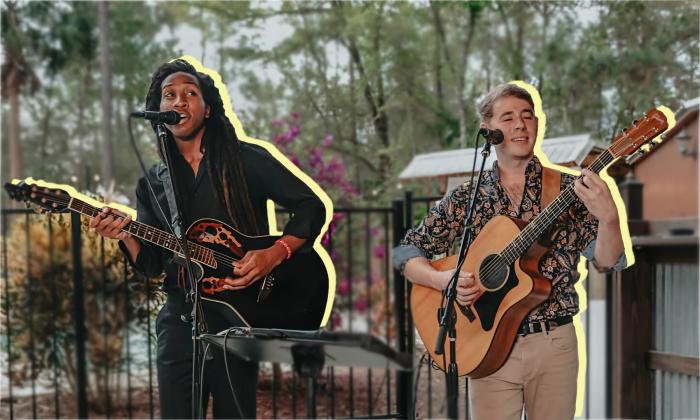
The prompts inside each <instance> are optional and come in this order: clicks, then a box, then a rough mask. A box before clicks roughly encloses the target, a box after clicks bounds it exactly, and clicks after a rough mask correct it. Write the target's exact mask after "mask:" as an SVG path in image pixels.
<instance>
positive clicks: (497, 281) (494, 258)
mask: <svg viewBox="0 0 700 420" xmlns="http://www.w3.org/2000/svg"><path fill="white" fill-rule="evenodd" d="M508 270H509V269H508V265H507V264H506V262H505V260H504V259H503V257H501V256H500V255H498V254H491V255H489V256H488V257H486V258H484V260H483V261H482V262H481V266H480V267H479V280H481V284H482V285H483V286H484V288H485V289H486V290H488V291H490V292H494V291H496V290H498V289H500V288H501V287H503V285H504V284H505V283H506V280H508Z"/></svg>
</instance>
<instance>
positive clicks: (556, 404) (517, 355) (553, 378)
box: [469, 324, 578, 420]
mask: <svg viewBox="0 0 700 420" xmlns="http://www.w3.org/2000/svg"><path fill="white" fill-rule="evenodd" d="M577 375H578V345H577V342H576V331H575V329H574V326H573V324H568V325H564V326H562V327H557V328H554V329H553V330H552V331H550V332H549V333H545V332H542V333H536V334H530V335H527V336H525V337H520V336H518V338H517V340H516V341H515V346H514V347H513V351H512V353H511V354H510V357H508V360H507V361H506V363H505V364H504V365H503V366H502V367H501V368H500V369H499V370H497V371H496V372H494V373H493V374H492V375H490V376H487V377H485V378H481V379H470V380H469V405H470V410H471V413H470V414H471V419H473V420H520V418H521V415H522V411H523V405H524V406H525V412H526V414H527V419H528V420H547V419H553V420H564V419H571V418H573V417H574V412H575V410H576V380H577V379H576V378H577Z"/></svg>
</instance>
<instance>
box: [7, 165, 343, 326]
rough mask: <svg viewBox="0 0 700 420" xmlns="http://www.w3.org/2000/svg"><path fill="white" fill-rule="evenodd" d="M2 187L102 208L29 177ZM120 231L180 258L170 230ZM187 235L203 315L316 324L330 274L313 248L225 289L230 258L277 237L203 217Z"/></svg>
mask: <svg viewBox="0 0 700 420" xmlns="http://www.w3.org/2000/svg"><path fill="white" fill-rule="evenodd" d="M5 189H6V190H7V191H8V193H9V194H10V197H12V198H13V199H15V200H19V201H25V202H30V203H34V204H37V205H39V206H40V208H41V209H43V210H45V211H49V212H66V211H72V212H75V213H79V214H81V215H83V216H86V217H89V218H93V217H95V216H97V214H98V213H100V211H101V207H99V208H98V207H96V206H93V205H92V204H89V203H88V202H87V201H91V200H90V199H88V198H87V197H85V196H83V195H82V194H79V193H75V192H73V189H72V188H56V186H55V185H54V184H48V183H45V182H43V181H36V180H34V179H32V178H27V179H26V180H24V181H19V180H14V181H12V182H11V183H6V184H5ZM117 217H124V216H117ZM124 231H126V232H128V233H130V234H131V235H133V236H135V237H137V238H139V239H141V240H143V241H146V242H148V243H151V244H153V245H156V246H158V247H161V248H164V249H167V250H169V251H171V252H173V253H174V254H175V255H176V256H179V257H180V258H182V256H183V253H182V250H181V247H180V242H179V241H178V239H177V238H176V237H175V235H173V234H171V233H168V232H165V231H162V230H160V229H157V228H154V227H152V226H149V225H146V224H144V223H141V222H138V221H132V222H130V223H129V224H128V225H126V227H125V228H124ZM186 237H187V240H188V246H189V249H190V257H191V260H192V262H193V264H194V268H193V271H195V278H196V279H197V284H198V287H199V289H200V292H201V297H202V309H203V311H204V313H205V314H207V313H210V312H211V311H215V312H216V313H217V314H218V315H220V316H221V317H222V320H223V321H225V322H226V323H227V324H228V325H230V326H232V327H233V326H239V327H257V328H284V329H296V330H315V329H318V328H319V326H320V325H321V321H322V319H323V315H324V312H325V308H326V304H327V301H328V289H329V285H328V282H329V275H328V272H327V270H326V267H325V265H324V264H323V261H322V260H321V257H320V256H319V255H318V253H316V251H315V250H310V251H308V252H297V253H294V254H293V255H292V257H291V258H290V259H288V260H284V261H283V262H282V263H281V264H280V265H278V266H277V267H275V268H274V269H273V270H272V272H271V273H270V274H268V275H267V276H265V278H264V279H261V280H260V281H258V282H256V283H253V284H252V285H251V286H248V287H247V288H245V289H242V290H235V291H233V290H226V289H224V288H223V285H224V282H223V279H224V278H226V277H233V278H235V277H237V276H235V275H234V274H233V262H234V261H238V260H240V259H241V258H243V256H244V255H245V253H246V252H247V251H249V250H256V249H264V248H268V247H270V246H272V245H273V244H274V243H275V241H276V240H277V239H279V236H275V235H269V236H247V235H244V234H243V233H241V232H238V231H237V230H235V229H233V228H232V227H230V226H228V225H227V224H225V223H223V222H221V221H218V220H214V219H201V220H198V221H196V222H194V223H192V225H191V226H190V227H189V228H188V229H187V233H186Z"/></svg>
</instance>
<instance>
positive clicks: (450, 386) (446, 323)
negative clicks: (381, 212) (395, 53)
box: [435, 133, 491, 419]
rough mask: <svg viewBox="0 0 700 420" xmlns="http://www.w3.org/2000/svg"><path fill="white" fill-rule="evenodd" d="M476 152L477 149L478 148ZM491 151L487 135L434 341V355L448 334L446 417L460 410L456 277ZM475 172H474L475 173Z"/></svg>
mask: <svg viewBox="0 0 700 420" xmlns="http://www.w3.org/2000/svg"><path fill="white" fill-rule="evenodd" d="M478 136H479V133H477V141H478ZM475 152H476V150H475ZM490 154H491V141H490V140H489V139H488V138H486V144H484V148H483V150H482V151H481V156H482V160H481V168H480V169H479V176H478V177H477V180H476V186H475V187H474V188H473V189H472V191H473V194H472V198H471V202H470V203H469V211H468V212H467V217H466V218H465V219H464V232H463V234H462V243H461V244H460V247H459V254H458V259H457V266H456V268H455V271H454V273H453V274H452V278H451V279H450V282H449V283H448V285H447V289H446V293H447V295H446V297H447V301H446V302H445V299H444V298H443V302H445V305H444V306H441V307H440V309H439V310H438V320H439V324H440V330H439V331H438V338H437V342H436V344H435V354H443V353H444V351H445V338H446V336H447V335H448V334H449V338H450V364H449V367H448V369H447V381H446V382H447V417H448V418H451V419H456V418H457V412H458V407H457V394H458V386H457V380H458V375H457V372H458V370H457V361H456V355H455V353H456V340H457V330H456V328H455V325H456V323H457V314H456V312H455V308H454V304H455V299H456V298H457V277H458V276H459V272H460V270H461V269H462V265H463V264H464V260H465V259H466V256H467V251H468V250H469V246H470V245H471V243H472V241H473V238H472V229H471V226H470V225H471V220H472V214H473V212H474V207H475V204H476V196H477V194H478V193H479V187H480V186H481V175H482V173H483V172H484V165H485V164H486V158H487V157H488V156H489V155H490ZM472 173H473V172H472ZM465 314H466V316H467V317H468V318H469V320H470V321H473V320H474V319H475V318H474V315H473V313H472V312H471V307H466V308H465Z"/></svg>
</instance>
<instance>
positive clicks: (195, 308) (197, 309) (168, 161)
mask: <svg viewBox="0 0 700 420" xmlns="http://www.w3.org/2000/svg"><path fill="white" fill-rule="evenodd" d="M156 131H157V133H158V140H159V142H160V144H159V146H160V148H161V149H160V150H161V151H162V152H163V158H164V160H165V166H166V169H167V171H168V174H169V175H170V180H171V184H172V186H173V193H174V195H175V204H176V205H175V208H176V210H177V214H176V215H175V214H172V215H171V217H177V220H178V223H179V224H180V226H179V227H180V236H179V237H178V235H175V237H176V238H177V239H178V240H179V241H180V249H182V254H183V256H184V260H185V267H186V271H187V275H188V277H189V280H190V290H189V291H188V292H186V295H185V301H186V302H192V314H191V316H190V321H191V323H192V418H193V419H199V418H202V413H201V411H202V410H201V409H202V401H201V400H200V399H199V391H200V387H201V386H202V384H201V383H199V375H198V372H199V363H200V360H199V359H200V357H199V342H198V341H197V337H199V334H200V333H204V332H206V327H205V325H204V319H203V314H202V306H201V301H200V296H199V288H198V287H197V280H196V279H195V278H194V271H193V270H192V260H191V259H190V250H189V246H188V244H187V237H186V234H185V230H184V228H183V226H182V220H183V219H182V211H181V210H180V206H181V200H180V198H181V195H180V191H179V190H178V183H177V182H175V179H174V178H173V172H172V168H173V164H174V163H173V161H172V155H171V154H170V150H168V149H169V148H168V141H167V139H168V135H167V133H166V131H165V127H163V124H157V125H156Z"/></svg>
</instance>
